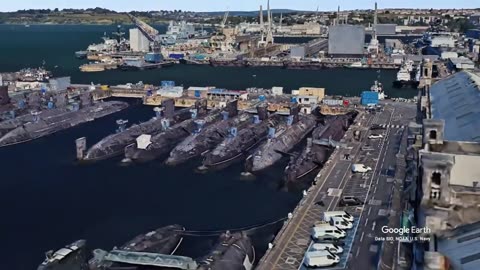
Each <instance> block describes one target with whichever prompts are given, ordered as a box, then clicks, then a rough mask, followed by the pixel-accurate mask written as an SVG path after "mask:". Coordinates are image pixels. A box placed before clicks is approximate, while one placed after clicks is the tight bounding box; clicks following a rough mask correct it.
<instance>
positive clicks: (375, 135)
mask: <svg viewBox="0 0 480 270" xmlns="http://www.w3.org/2000/svg"><path fill="white" fill-rule="evenodd" d="M368 138H369V139H381V138H383V135H382V134H372V135H369V136H368Z"/></svg>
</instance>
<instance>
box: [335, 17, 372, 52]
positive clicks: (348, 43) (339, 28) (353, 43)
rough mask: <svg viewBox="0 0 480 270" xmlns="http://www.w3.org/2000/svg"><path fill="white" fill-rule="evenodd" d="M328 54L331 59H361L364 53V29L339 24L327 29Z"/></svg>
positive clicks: (358, 26)
mask: <svg viewBox="0 0 480 270" xmlns="http://www.w3.org/2000/svg"><path fill="white" fill-rule="evenodd" d="M328 30H329V33H328V54H329V55H330V56H333V57H361V56H363V53H364V45H365V27H363V26H361V25H348V24H339V25H333V26H330V27H329V29H328Z"/></svg>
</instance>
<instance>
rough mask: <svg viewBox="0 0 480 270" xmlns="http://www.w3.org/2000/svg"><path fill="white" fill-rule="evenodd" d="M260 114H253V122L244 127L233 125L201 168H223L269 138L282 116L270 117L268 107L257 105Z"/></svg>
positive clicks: (208, 154)
mask: <svg viewBox="0 0 480 270" xmlns="http://www.w3.org/2000/svg"><path fill="white" fill-rule="evenodd" d="M257 110H258V115H254V116H253V123H252V124H250V125H247V126H244V127H243V128H237V127H232V128H231V129H230V134H229V136H228V137H227V138H226V139H224V140H223V141H222V142H221V143H220V144H219V145H218V146H217V147H216V148H215V149H214V150H213V151H211V152H209V153H207V154H206V155H205V157H204V160H203V165H202V166H201V167H200V168H199V169H200V170H207V169H223V168H226V167H228V166H229V165H231V164H233V163H234V162H236V161H238V160H240V159H241V158H242V157H244V156H245V155H246V154H247V153H248V151H250V150H251V149H252V148H253V147H255V146H256V145H258V144H259V143H261V142H263V141H264V140H266V139H267V135H268V132H269V130H270V129H269V127H270V128H271V127H277V126H278V125H280V124H281V122H282V121H281V120H282V116H281V115H278V114H275V115H272V116H271V117H268V112H267V107H266V106H259V107H257Z"/></svg>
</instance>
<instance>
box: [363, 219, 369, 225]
mask: <svg viewBox="0 0 480 270" xmlns="http://www.w3.org/2000/svg"><path fill="white" fill-rule="evenodd" d="M367 223H368V217H367V219H365V225H363V226H364V227H365V226H367Z"/></svg>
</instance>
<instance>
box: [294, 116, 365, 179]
mask: <svg viewBox="0 0 480 270" xmlns="http://www.w3.org/2000/svg"><path fill="white" fill-rule="evenodd" d="M355 116H356V113H347V114H346V115H334V116H325V117H324V119H323V120H322V123H319V124H318V126H317V127H316V128H315V129H314V130H313V132H312V137H311V138H309V139H308V140H307V145H306V147H304V149H303V150H302V152H301V153H300V154H299V155H297V156H292V157H291V159H290V162H289V164H288V165H287V167H286V168H285V180H286V181H287V182H294V181H296V180H298V179H301V178H303V177H304V176H306V175H308V174H309V173H311V172H313V171H315V170H317V169H319V168H320V167H321V166H323V164H324V163H325V162H326V161H327V160H328V158H329V157H330V155H331V154H332V153H333V151H334V148H335V147H336V146H337V145H339V143H338V142H339V141H340V140H341V139H342V138H343V136H344V135H345V132H346V130H347V129H348V127H349V126H350V125H351V124H352V123H353V119H354V118H355Z"/></svg>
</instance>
